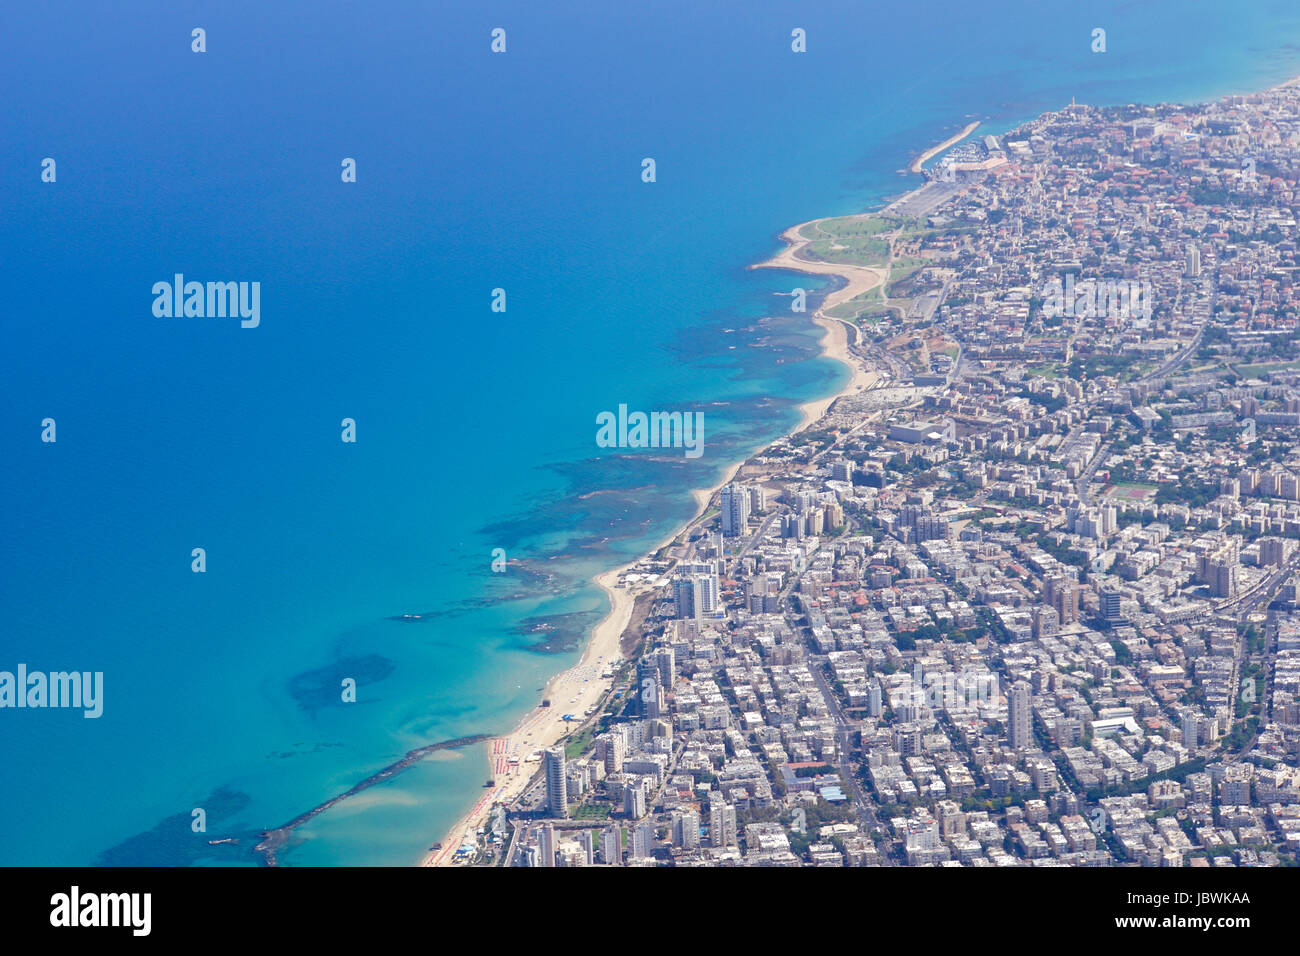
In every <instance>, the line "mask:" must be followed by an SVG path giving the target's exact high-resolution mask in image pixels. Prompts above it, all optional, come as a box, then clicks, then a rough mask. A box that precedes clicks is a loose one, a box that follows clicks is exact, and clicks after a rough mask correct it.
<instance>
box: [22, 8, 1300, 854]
mask: <svg viewBox="0 0 1300 956" xmlns="http://www.w3.org/2000/svg"><path fill="white" fill-rule="evenodd" d="M1079 6H1080V5H1078V4H1076V3H1069V2H1057V0H1051V2H1039V3H1027V2H1026V3H1007V2H987V3H983V4H970V3H964V2H963V3H951V4H926V3H915V4H866V3H863V2H862V0H823V2H819V3H817V4H815V5H808V4H791V3H789V2H785V0H746V2H744V3H739V2H728V3H699V2H698V0H685V2H649V3H644V4H627V3H609V2H595V0H583V2H573V0H557V2H553V3H545V4H539V3H523V2H493V3H478V2H473V3H471V2H450V0H444V2H419V3H416V2H383V0H380V2H374V3H369V2H367V3H363V2H355V3H343V2H330V0H325V2H321V0H315V2H312V3H290V2H283V3H266V2H264V0H232V2H225V3H222V4H206V3H202V4H201V3H185V2H175V3H174V2H161V0H160V2H154V3H144V2H137V0H122V2H118V3H112V4H104V3H50V4H45V3H42V4H19V3H6V4H4V5H3V7H0V92H2V97H0V269H2V270H3V271H2V272H0V276H2V278H3V286H2V291H3V296H2V297H0V316H2V317H3V338H2V339H0V449H2V451H3V464H2V466H0V495H2V497H3V513H4V519H3V523H2V524H0V670H12V669H13V668H14V667H15V666H16V665H17V664H18V663H25V664H26V665H27V666H28V668H30V669H32V670H44V671H56V670H69V669H75V670H79V671H102V672H103V673H104V682H105V691H104V712H103V716H102V717H100V718H99V719H96V720H88V719H84V718H83V717H82V716H81V713H80V712H79V711H69V710H10V709H6V710H0V863H2V864H46V863H49V864H88V863H96V862H102V863H129V864H182V865H183V864H196V865H222V864H252V863H254V862H255V858H254V856H253V855H252V853H251V852H250V851H251V843H252V842H253V841H252V839H251V836H250V835H251V834H253V833H255V832H256V831H258V830H261V829H264V828H268V827H273V826H277V825H279V824H282V823H284V822H286V821H287V820H289V819H290V818H292V817H294V816H296V815H297V814H298V813H300V812H302V811H304V810H307V809H309V808H310V807H312V806H314V805H316V804H317V803H320V802H321V801H323V800H325V799H327V798H329V797H331V796H333V795H335V794H336V793H339V792H341V791H343V790H346V789H347V788H348V787H350V786H352V785H353V784H354V783H356V782H357V781H359V780H360V779H362V778H363V777H365V776H367V775H368V774H370V773H373V772H374V771H376V770H377V769H379V768H381V767H383V766H385V765H386V764H389V763H391V762H392V761H394V760H396V759H398V758H399V757H401V756H402V754H404V753H405V752H406V751H408V750H409V749H411V748H414V747H417V746H421V745H423V744H427V743H431V742H434V741H439V740H444V739H448V738H452V737H458V736H461V735H467V734H476V733H500V732H503V731H505V730H507V729H509V727H510V726H512V725H513V723H514V722H515V721H516V720H517V719H518V718H519V717H520V716H521V715H522V714H523V713H524V712H525V711H526V710H528V709H529V708H530V707H532V706H535V705H536V703H537V702H538V698H539V690H540V688H541V687H542V685H543V684H544V683H545V681H546V680H547V679H548V678H549V677H550V676H551V675H552V674H554V673H555V672H557V671H559V670H560V669H562V668H564V667H566V666H568V665H569V664H570V663H572V662H573V661H574V660H575V659H576V656H577V648H578V646H579V644H580V642H581V641H582V639H583V636H584V635H585V633H586V632H587V631H588V630H589V628H590V627H591V626H592V625H593V624H594V623H595V622H596V621H597V620H598V619H599V618H600V616H601V615H602V614H603V612H604V610H605V602H604V599H603V597H602V595H601V593H600V592H599V591H598V590H596V589H595V588H594V587H593V586H592V585H591V584H590V583H589V580H590V578H591V576H592V575H593V574H595V573H597V572H599V571H602V570H605V569H607V568H609V567H612V566H614V565H617V564H621V563H624V562H625V561H627V560H629V559H631V558H633V557H635V556H637V555H638V554H640V553H641V552H643V551H644V550H645V549H646V547H647V546H648V545H650V544H652V543H654V542H656V541H658V540H660V539H661V538H663V537H664V536H665V535H666V534H668V533H669V532H671V531H672V530H673V528H674V527H675V526H677V525H680V524H681V523H682V522H683V521H684V520H685V519H686V518H688V517H689V515H690V514H691V513H692V510H693V506H692V501H691V498H690V495H689V491H690V489H692V488H697V487H704V486H707V485H711V484H713V483H714V482H716V481H717V480H718V479H719V478H720V477H721V475H722V472H723V470H724V469H725V468H726V466H727V465H729V464H730V463H732V462H734V461H736V460H737V459H740V458H742V457H744V456H745V455H747V454H749V453H751V452H752V451H754V450H756V449H757V448H758V447H760V446H761V445H763V444H765V443H766V442H767V441H769V440H771V439H772V438H774V437H776V436H777V435H779V434H781V433H782V432H784V431H786V430H788V429H789V428H790V427H791V426H792V424H793V423H794V422H795V421H797V417H798V416H797V412H796V410H795V409H796V406H797V405H798V404H799V403H800V402H802V401H805V400H808V399H810V398H814V397H818V396H822V395H826V394H830V393H831V392H833V391H834V390H836V389H837V388H838V387H839V385H840V383H841V381H842V380H843V377H844V375H845V372H844V370H843V368H842V367H841V366H839V365H838V364H837V363H834V362H831V361H828V360H825V359H823V358H820V357H819V356H818V349H817V340H818V338H819V334H820V333H819V332H818V330H816V329H815V328H814V327H813V326H812V325H811V323H809V322H808V321H807V318H806V317H805V316H799V315H790V314H789V313H788V312H786V311H784V309H785V308H788V299H785V298H781V297H779V296H778V295H777V293H782V292H788V291H789V290H790V289H791V288H792V287H794V286H796V285H802V286H814V285H815V283H814V282H812V281H811V280H810V279H808V278H807V277H796V276H794V275H791V274H782V273H777V272H770V271H747V270H746V269H745V266H746V265H747V264H749V263H751V262H754V261H757V260H760V259H762V258H765V257H767V256H768V255H770V254H771V253H773V252H774V251H776V249H777V248H778V246H779V244H778V242H777V239H776V236H777V234H778V233H779V232H780V231H781V230H782V229H784V228H785V227H787V226H788V225H790V224H792V223H795V222H801V221H803V220H806V219H810V218H813V217H815V216H823V215H830V214H839V213H849V212H854V211H859V210H862V209H864V208H868V207H870V206H873V205H875V204H877V203H878V202H880V201H881V200H882V199H884V198H885V197H888V196H891V195H894V194H897V193H899V192H902V191H904V190H906V189H908V188H911V187H913V186H915V185H917V184H918V179H917V178H916V177H909V176H906V175H904V174H902V173H900V170H902V169H903V168H904V167H905V166H906V164H907V162H908V160H909V159H910V157H911V155H913V154H914V153H916V152H918V151H920V150H921V149H924V148H926V147H928V146H929V145H931V144H933V143H935V142H937V141H939V140H941V139H943V138H945V137H946V136H948V135H950V134H951V133H952V132H953V131H954V130H955V129H957V128H959V127H960V126H961V125H963V124H964V123H965V122H966V121H967V120H968V119H970V118H980V119H983V120H986V121H987V122H986V127H985V129H984V130H982V132H999V131H1001V130H1004V129H1006V128H1008V127H1009V126H1011V125H1014V123H1016V122H1019V121H1021V120H1024V119H1027V118H1029V117H1031V116H1034V115H1036V114H1038V113H1039V112H1041V111H1043V110H1047V109H1054V108H1058V107H1060V106H1062V105H1064V104H1065V103H1068V102H1069V100H1070V98H1071V97H1076V98H1077V99H1078V100H1079V101H1080V102H1091V103H1124V102H1138V101H1157V100H1165V101H1191V100H1203V99H1208V98H1213V97H1216V96H1219V95H1222V94H1225V93H1229V92H1246V91H1250V90H1254V89H1259V88H1263V87H1266V86H1270V85H1273V84H1275V83H1277V82H1280V81H1282V80H1284V79H1287V78H1289V77H1291V76H1293V75H1296V74H1300V46H1297V43H1300V7H1297V6H1296V5H1295V4H1294V2H1290V0H1285V2H1281V0H1280V2H1259V3H1250V4H1232V5H1229V4H1223V3H1219V2H1204V0H1178V2H1143V3H1138V2H1130V3H1112V4H1090V5H1089V6H1090V7H1091V9H1089V10H1087V11H1084V10H1080V9H1079ZM195 27H202V28H203V29H205V30H206V46H207V49H206V52H204V53H195V52H192V50H191V30H192V29H193V28H195ZM495 27H502V28H504V29H505V30H506V37H507V47H506V52H505V53H504V54H494V53H492V52H491V51H490V49H489V46H490V42H491V37H490V31H491V30H492V29H493V28H495ZM796 27H801V28H803V29H805V30H806V31H807V38H808V39H807V47H808V51H807V53H803V54H796V53H793V52H792V51H791V49H790V43H791V39H790V33H791V30H792V29H794V28H796ZM1094 27H1102V28H1104V29H1105V30H1106V31H1107V51H1106V52H1105V53H1104V54H1094V53H1092V52H1091V50H1090V45H1091V31H1092V29H1093V28H1094ZM45 157H51V158H53V159H55V160H56V163H57V167H56V169H57V181H56V182H54V183H45V182H42V181H41V162H42V160H43V159H44V158H45ZM345 157H351V158H354V159H355V160H356V163H357V181H356V182H355V183H343V182H341V178H340V164H341V162H342V160H343V159H344V158H345ZM645 157H653V158H654V159H655V161H656V165H657V170H656V172H657V181H656V182H654V183H651V184H648V183H644V182H642V180H641V162H642V159H643V158H645ZM175 273H183V274H184V275H185V276H186V277H187V278H188V279H193V280H198V281H250V282H251V281H256V282H259V283H260V284H261V285H260V289H261V324H260V325H259V326H258V327H257V328H255V329H242V328H240V326H239V323H238V321H237V320H233V319H228V318H226V319H220V318H198V317H189V318H185V317H181V318H174V317H173V318H159V317H155V315H154V314H153V311H152V304H153V294H152V292H151V289H152V287H153V284H154V283H155V282H158V281H168V282H169V281H171V278H172V276H173V275H174V274H175ZM496 288H503V289H505V290H506V296H507V298H506V302H507V308H506V311H505V312H493V311H492V309H491V302H492V290H493V289H496ZM620 403H626V404H627V405H628V406H629V407H630V408H632V409H643V410H651V409H665V410H671V409H677V410H683V411H686V410H692V411H702V412H704V414H705V443H706V444H705V453H704V455H703V457H701V458H698V459H694V460H691V459H687V458H685V457H684V456H683V455H681V454H678V453H671V454H662V453H654V454H650V453H644V452H635V451H621V452H620V451H619V450H617V449H603V448H599V447H597V445H596V443H595V431H596V427H595V416H596V415H597V413H599V412H601V411H604V410H614V409H616V408H617V406H618V405H619V404H620ZM46 418H53V419H55V421H56V423H57V425H56V427H57V433H56V434H57V441H56V442H55V443H52V444H51V443H45V442H42V441H41V431H42V426H41V422H42V420H43V419H46ZM344 418H352V419H354V420H355V421H356V429H357V441H356V442H355V443H344V442H343V441H341V440H340V432H341V425H340V423H341V421H342V420H343V419H344ZM200 547H201V548H203V549H205V551H206V561H207V570H206V571H205V572H204V573H202V574H196V573H193V572H192V571H191V560H192V558H191V551H192V549H194V548H200ZM494 548H502V549H504V550H505V552H506V554H507V556H508V557H509V558H510V559H511V562H512V563H511V565H510V570H509V571H508V572H506V573H504V574H494V573H492V571H491V567H490V565H491V559H492V550H493V549H494ZM403 614H420V615H424V617H423V618H422V619H421V620H420V621H419V622H414V623H411V622H402V621H397V620H393V619H392V618H394V617H395V616H400V615H403ZM345 677H352V678H354V679H355V680H356V681H357V701H356V702H355V703H343V702H342V701H341V699H340V689H339V688H340V682H341V680H342V679H343V678H345ZM444 756H445V758H446V759H438V760H429V761H426V762H424V763H422V764H419V765H418V766H416V767H413V768H412V769H410V770H408V771H406V772H405V773H403V774H401V775H399V776H398V777H396V778H395V779H394V780H392V781H391V782H389V783H387V784H385V785H382V786H379V787H376V788H373V789H371V790H369V791H366V792H365V793H364V794H362V795H361V796H359V797H358V798H356V799H355V800H353V801H349V802H345V803H344V804H342V805H340V806H339V807H337V808H335V809H334V810H331V811H329V812H327V813H325V814H323V815H322V816H320V817H318V818H316V819H315V820H314V821H312V822H311V824H309V825H308V826H306V827H303V828H302V829H301V830H300V831H298V837H299V841H298V842H297V843H295V844H294V845H293V846H291V847H290V848H289V849H288V850H287V851H286V852H284V853H283V854H282V856H281V862H282V863H285V864H289V865H295V864H296V865H313V864H344V863H358V864H360V863H364V864H409V863H413V862H415V861H417V860H418V859H419V858H420V856H421V855H422V853H423V851H424V850H425V849H426V848H427V847H428V846H429V845H430V844H431V843H432V842H433V841H435V840H437V839H439V838H441V836H442V835H443V833H444V832H445V830H446V828H447V827H448V826H449V825H450V824H451V823H452V822H453V821H454V820H455V819H456V818H457V817H458V816H459V815H460V814H462V813H463V812H464V811H465V810H467V809H468V808H469V806H470V805H471V804H473V803H474V802H475V801H476V800H477V798H478V796H479V793H480V792H481V791H480V788H481V785H482V782H483V780H484V778H485V776H486V775H487V770H488V767H487V759H486V752H485V748H483V747H481V746H476V747H472V748H467V749H463V750H458V751H450V752H446V753H445V754H444ZM199 807H201V808H203V809H205V810H206V811H207V817H208V829H207V833H206V834H195V833H193V832H192V831H191V827H190V821H191V811H192V810H193V809H194V808H199ZM225 836H234V837H237V838H239V839H240V841H241V842H240V843H238V844H225V845H220V846H215V847H214V846H209V845H208V843H207V841H208V840H209V839H215V838H221V837H225Z"/></svg>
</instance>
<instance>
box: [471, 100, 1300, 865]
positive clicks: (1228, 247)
mask: <svg viewBox="0 0 1300 956" xmlns="http://www.w3.org/2000/svg"><path fill="white" fill-rule="evenodd" d="M1298 114H1300V91H1298V90H1297V88H1296V87H1293V86H1287V87H1282V88H1279V89H1277V90H1273V91H1269V92H1266V93H1261V94H1257V95H1250V96H1234V97H1229V98H1226V99H1224V100H1221V101H1218V102H1215V103H1211V104H1207V105H1201V106H1193V107H1185V106H1158V107H1137V106H1131V107H1120V108H1106V109H1099V108H1093V107H1088V106H1083V105H1076V104H1071V105H1070V106H1068V107H1066V108H1063V109H1061V110H1060V111H1059V112H1055V113H1049V114H1046V115H1044V116H1042V117H1040V118H1038V119H1036V120H1034V121H1033V122H1030V123H1027V124H1025V125H1022V126H1020V127H1019V128H1016V129H1013V130H1011V131H1009V132H1007V133H1006V134H1005V135H1001V136H977V137H975V138H974V139H968V140H967V141H966V142H964V143H962V145H960V146H959V147H957V148H956V149H955V150H952V151H950V152H949V153H948V154H946V155H945V156H944V158H943V159H942V160H941V161H940V162H939V163H938V164H937V165H936V166H934V167H932V168H931V169H930V170H929V171H928V172H927V176H928V181H927V183H926V185H925V186H923V187H922V188H921V189H919V190H916V191H914V192H913V193H910V194H909V195H908V196H906V197H904V198H903V199H900V200H899V201H897V202H895V203H893V204H892V205H890V206H889V207H887V208H885V209H884V210H882V211H879V212H875V213H869V214H864V215H860V216H851V217H843V218H836V219H827V220H819V221H817V222H815V223H809V224H806V225H805V226H803V227H801V236H802V238H803V239H805V240H807V241H808V242H807V245H805V246H804V247H803V249H802V250H801V255H803V256H804V257H805V258H806V259H808V260H809V261H813V260H821V261H823V262H826V263H840V264H847V265H860V266H866V267H875V268H881V269H883V270H885V271H886V273H887V276H888V279H887V281H886V282H885V283H884V284H882V285H881V286H878V287H877V288H875V289H872V290H871V291H870V292H868V293H865V294H863V295H861V296H858V297H857V298H854V299H853V300H851V301H849V302H847V303H843V304H840V305H837V306H836V307H835V308H833V309H831V310H828V313H829V317H831V318H833V319H835V320H837V321H842V322H844V323H845V324H846V325H847V326H848V329H849V337H850V341H851V346H850V348H851V353H852V357H853V359H854V361H856V362H858V363H860V364H861V366H862V369H863V371H864V372H866V373H867V374H868V375H869V376H870V379H871V384H869V385H866V386H864V387H862V388H860V389H858V390H856V391H853V392H850V393H848V394H845V395H843V396H842V397H841V398H840V399H839V400H838V401H836V402H835V404H834V405H833V406H831V408H830V410H829V412H828V413H827V414H826V415H825V416H824V417H823V418H822V419H821V420H819V421H817V422H815V423H813V424H812V425H811V426H810V427H808V428H806V429H804V430H803V431H800V432H798V433H796V434H795V435H793V436H791V437H789V438H786V439H783V440H781V441H779V442H777V443H776V444H774V445H772V446H771V447H769V448H766V449H764V450H763V451H762V452H761V453H760V454H759V455H758V456H756V457H755V458H753V459H751V460H750V461H748V462H746V463H745V464H744V465H743V466H742V467H741V468H740V469H739V471H738V472H737V474H736V475H735V476H734V478H733V480H732V481H731V482H730V483H729V484H728V485H726V486H725V487H724V488H722V489H721V491H720V492H719V493H718V494H716V495H715V496H714V499H713V501H712V502H711V505H710V507H709V509H708V510H707V511H706V513H705V514H704V515H703V517H702V518H701V519H700V520H698V521H697V522H695V523H694V524H693V525H692V526H691V527H690V528H689V529H687V530H686V531H685V532H684V533H683V534H682V535H681V536H680V537H679V538H678V539H677V540H676V541H675V542H673V543H672V544H671V545H670V546H668V547H666V548H664V549H663V550H662V551H660V552H659V553H657V554H655V555H653V556H651V557H650V558H648V559H646V560H645V561H643V562H641V563H640V564H638V565H635V566H634V567H632V568H631V569H630V570H629V571H627V573H626V574H624V575H623V577H622V579H621V581H620V587H625V588H636V589H644V591H645V593H644V594H643V595H642V596H641V597H640V598H639V599H638V604H637V613H636V615H635V617H634V626H633V627H632V628H630V629H629V632H628V634H626V635H625V643H626V645H627V646H626V652H627V654H628V657H627V659H626V660H624V661H622V662H621V663H620V664H618V665H617V667H616V668H613V669H614V670H615V674H614V676H615V678H616V680H615V682H614V689H613V690H612V691H611V692H610V694H609V695H608V696H607V697H606V698H605V700H604V702H603V704H602V705H601V706H599V707H597V708H596V709H595V710H594V711H593V712H592V713H589V714H575V715H573V724H572V726H573V731H572V733H571V734H570V736H569V737H568V738H567V740H566V742H565V743H563V744H561V745H560V746H558V747H555V748H551V749H546V750H541V751H538V752H535V753H531V754H521V755H519V756H518V758H516V759H518V760H521V761H524V762H526V763H527V764H530V772H533V773H534V774H535V776H534V780H533V783H532V785H531V786H530V788H529V789H528V790H527V791H526V793H525V794H524V796H523V797H522V798H520V799H517V800H514V801H512V802H510V803H509V804H501V805H499V806H497V807H496V808H495V811H494V812H493V814H492V815H491V817H490V819H489V822H488V824H487V825H486V826H484V827H482V828H481V830H480V832H479V834H478V836H477V841H476V842H474V843H473V844H472V845H467V846H465V847H462V848H460V851H459V853H458V858H459V860H460V861H461V862H463V863H466V864H480V865H484V864H486V865H512V866H520V865H525V866H573V865H615V866H667V865H676V866H721V865H734V866H773V865H786V866H925V865H943V866H1054V865H1075V866H1152V867H1155V866H1168V867H1182V866H1192V867H1232V866H1292V865H1295V864H1296V861H1297V852H1298V851H1300V770H1297V767H1298V765H1300V549H1298V548H1297V541H1298V540H1300V460H1298V459H1297V442H1300V344H1297V337H1298V336H1300V331H1298V330H1297V321H1296V320H1297V293H1296V267H1297V228H1296V212H1297V205H1298V203H1300V198H1298V195H1297V188H1298V183H1300V119H1297V116H1298ZM563 705H564V702H563V701H560V700H557V701H552V702H548V706H555V707H563Z"/></svg>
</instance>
